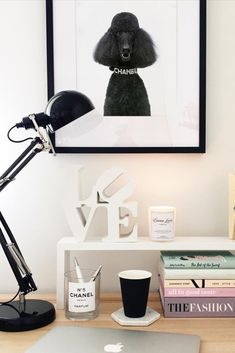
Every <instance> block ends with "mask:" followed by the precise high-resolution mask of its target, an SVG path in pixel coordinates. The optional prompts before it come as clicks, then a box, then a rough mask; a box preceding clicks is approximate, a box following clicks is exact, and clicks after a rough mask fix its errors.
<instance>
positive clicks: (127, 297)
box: [118, 270, 152, 318]
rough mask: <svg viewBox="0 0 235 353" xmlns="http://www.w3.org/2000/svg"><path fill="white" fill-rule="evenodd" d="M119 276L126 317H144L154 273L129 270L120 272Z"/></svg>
mask: <svg viewBox="0 0 235 353" xmlns="http://www.w3.org/2000/svg"><path fill="white" fill-rule="evenodd" d="M118 276H119V278H120V286H121V293H122V302H123V309H124V313H125V316H127V317H132V318H138V317H143V316H144V315H145V313H146V308H147V302H148V294H149V285H150V280H151V276H152V273H151V272H149V271H143V270H127V271H122V272H120V273H119V274H118Z"/></svg>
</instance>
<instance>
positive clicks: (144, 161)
mask: <svg viewBox="0 0 235 353" xmlns="http://www.w3.org/2000/svg"><path fill="white" fill-rule="evenodd" d="M234 18H235V1H234V0H209V1H208V42H207V48H208V56H207V57H208V61H207V153H206V154H202V155H200V154H198V155H193V154H185V155H183V154H149V155H140V154H139V155H138V154H135V155H57V157H55V158H53V157H52V156H51V155H48V154H47V153H43V154H41V155H39V156H38V157H36V159H35V160H34V161H32V162H31V164H30V165H29V166H28V167H27V168H25V169H24V170H23V171H22V173H21V174H20V175H19V176H18V177H17V180H16V181H15V182H13V183H12V184H11V185H10V186H8V187H7V188H6V189H5V190H4V191H3V192H2V193H1V198H0V208H1V210H2V212H3V213H4V215H5V217H6V219H7V221H8V222H9V223H10V225H11V227H12V230H13V231H14V233H15V236H16V238H17V240H18V242H19V245H20V247H21V249H22V251H23V254H24V255H25V258H26V259H27V262H28V264H29V266H30V267H31V269H32V271H33V273H34V279H35V280H36V282H37V284H38V286H39V288H40V290H41V291H54V290H55V274H56V243H57V241H58V240H59V239H60V238H61V237H63V236H68V235H71V233H70V230H69V227H68V225H67V223H66V219H65V216H64V212H63V209H62V207H61V204H62V201H63V192H64V190H65V189H66V178H67V177H69V170H70V167H71V166H72V165H79V164H82V165H84V166H85V167H86V170H85V172H84V177H86V182H87V185H88V186H89V185H91V183H92V176H93V175H94V171H102V170H103V169H106V168H108V167H111V166H116V165H117V166H121V167H123V168H125V169H126V171H127V172H128V173H129V175H130V177H132V178H134V179H135V181H136V192H135V194H134V196H133V199H136V200H137V201H138V203H139V233H140V234H147V232H148V228H147V208H148V206H150V205H153V204H156V203H157V204H171V205H174V206H176V208H177V227H176V232H177V235H181V236H203V235H205V236H210V235H213V236H217V235H218V236H219V235H226V234H227V200H228V197H227V177H228V173H229V172H232V171H234V168H235V159H234V151H235V138H234V134H235V63H234V55H235V23H234ZM0 38H1V40H0V43H1V55H0V97H1V98H0V102H1V103H0V107H1V110H0V112H1V117H0V172H1V171H2V172H3V171H4V170H5V169H6V168H7V167H8V165H9V164H10V162H11V161H13V160H14V159H15V158H16V156H17V155H18V154H19V152H20V151H22V150H23V149H24V148H25V146H26V145H27V143H24V144H21V145H18V144H12V143H10V142H9V141H8V140H7V138H6V133H7V130H8V128H9V127H11V126H12V125H14V124H15V123H16V122H18V121H20V120H21V118H22V117H23V116H25V115H28V114H29V113H32V112H39V111H42V110H43V109H44V107H45V106H46V102H47V99H46V46H45V5H44V1H43V0H25V1H23V0H18V1H17V0H11V1H8V0H2V1H0ZM18 133H19V134H20V135H19V136H18ZM18 133H17V131H16V132H15V134H17V137H22V135H23V134H24V132H21V133H20V132H18ZM84 183H85V180H84V179H83V184H84ZM88 186H87V188H86V190H87V189H88ZM106 255H107V254H106ZM151 255H152V256H151V257H149V256H148V254H145V256H140V255H139V254H137V256H136V257H137V259H136V261H137V260H138V258H140V257H141V261H142V262H141V264H140V265H139V266H142V267H146V268H149V267H150V268H151V267H152V266H154V265H153V262H154V259H155V254H151ZM99 256H100V255H99ZM101 260H102V259H101V258H100V257H97V258H96V257H95V256H94V254H93V256H92V259H91V256H90V257H89V258H88V257H87V258H84V257H82V258H79V261H80V262H81V263H82V264H83V263H84V264H85V263H86V262H89V264H90V261H92V262H93V263H94V265H97V263H99V262H100V261H101ZM133 261H134V260H133ZM111 262H112V264H113V272H114V273H116V271H117V270H118V269H119V268H130V267H134V266H135V265H136V264H135V263H132V260H130V257H129V256H127V255H123V256H120V257H118V258H117V256H116V257H114V256H113V255H112V254H111V255H107V256H106V257H105V268H104V275H105V276H104V285H105V287H106V288H107V289H110V288H111V286H113V285H114V286H115V285H116V284H117V282H116V281H112V282H109V280H110V278H111V277H112V276H111V277H109V276H108V274H107V272H108V266H109V268H110V267H111V266H110V263H111ZM108 264H109V265H108ZM91 265H92V264H91ZM136 266H137V265H136ZM115 278H116V277H115ZM15 289H16V284H15V280H14V278H13V275H12V274H11V271H10V269H9V266H8V263H7V261H6V260H5V257H4V254H3V252H2V251H1V252H0V292H7V291H8V292H9V291H14V290H15Z"/></svg>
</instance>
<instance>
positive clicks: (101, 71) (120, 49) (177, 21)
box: [47, 0, 206, 152]
mask: <svg viewBox="0 0 235 353" xmlns="http://www.w3.org/2000/svg"><path fill="white" fill-rule="evenodd" d="M51 2H52V9H53V11H51V13H47V17H48V19H49V22H48V24H47V31H48V33H49V34H51V35H52V36H53V38H52V39H53V40H52V42H53V46H50V45H49V46H48V55H50V56H53V68H51V67H50V68H48V81H49V82H48V85H51V86H52V82H51V81H53V90H52V89H51V90H49V95H50V96H53V95H54V94H55V93H57V92H60V91H64V90H75V91H79V92H81V93H83V94H84V95H85V96H87V97H88V98H89V99H90V100H91V102H92V103H93V105H94V107H95V109H94V110H93V111H92V112H91V113H90V114H89V117H88V118H87V119H86V117H84V118H83V119H78V120H76V121H74V122H72V123H70V124H69V125H68V126H67V127H64V128H63V129H59V130H58V131H57V132H56V134H55V136H54V145H55V149H56V150H57V152H60V151H61V152H62V151H63V152H83V151H84V152H204V148H205V55H206V53H205V36H206V31H205V21H204V20H205V8H204V2H203V1H200V0H188V1H185V0H146V1H140V0H127V1H122V0H109V1H106V0H70V1H65V0H61V1H55V0H54V1H53V0H51ZM47 11H48V10H47ZM49 98H50V97H49ZM88 121H89V123H88ZM71 131H72V134H71Z"/></svg>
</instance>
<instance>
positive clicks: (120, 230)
mask: <svg viewBox="0 0 235 353" xmlns="http://www.w3.org/2000/svg"><path fill="white" fill-rule="evenodd" d="M123 174H124V171H123V170H122V169H120V168H111V169H108V170H106V171H105V172H104V173H103V174H102V175H101V176H100V177H99V178H98V180H97V182H96V183H95V185H94V186H93V188H92V192H91V194H90V196H89V197H88V198H87V199H85V200H76V199H74V198H73V195H76V193H74V192H73V193H70V197H68V198H67V200H66V207H65V212H66V216H67V220H68V223H69V226H70V228H71V230H72V232H73V235H74V236H75V237H76V238H77V240H78V241H85V240H86V237H87V234H88V230H89V228H90V226H91V223H92V222H93V221H94V216H95V214H96V211H97V210H98V209H99V208H101V207H102V208H105V209H106V214H107V236H106V237H105V238H103V239H102V240H104V241H110V242H119V241H120V242H123V241H125V242H131V241H132V242H133V241H137V224H136V220H135V218H136V217H137V202H126V200H127V198H128V197H130V196H131V194H132V193H133V190H134V184H133V182H131V181H129V182H128V183H126V184H125V185H124V186H121V187H120V188H119V189H118V190H115V191H114V192H112V194H110V192H107V190H108V189H109V190H110V189H111V188H112V186H113V184H114V183H115V182H116V181H117V180H118V179H119V178H120V177H121V176H122V175H123ZM75 187H76V186H75ZM87 211H88V212H87ZM124 211H125V212H124ZM127 228H128V229H129V231H128V233H126V232H124V230H126V229H127Z"/></svg>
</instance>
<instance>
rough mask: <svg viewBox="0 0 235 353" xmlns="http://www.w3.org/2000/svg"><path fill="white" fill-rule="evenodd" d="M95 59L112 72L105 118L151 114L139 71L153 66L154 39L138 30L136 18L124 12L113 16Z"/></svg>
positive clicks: (97, 48)
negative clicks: (109, 116)
mask: <svg viewBox="0 0 235 353" xmlns="http://www.w3.org/2000/svg"><path fill="white" fill-rule="evenodd" d="M94 59H95V61H96V62H98V63H99V64H102V65H106V66H109V68H110V70H112V71H113V74H112V76H111V78H110V81H109V84H108V88H107V92H106V99H105V103H104V115H105V116H107V115H116V116H122V115H128V116H135V115H140V116H147V115H148V116H149V115H151V112H150V104H149V100H148V95H147V91H146V88H145V86H144V83H143V81H142V79H141V78H140V76H139V75H138V73H137V68H144V67H147V66H150V65H152V64H153V63H154V62H155V61H156V59H157V54H156V52H155V49H154V44H153V41H152V39H151V37H150V36H149V34H148V33H147V32H145V31H144V30H143V29H142V28H140V27H139V23H138V19H137V17H136V16H135V15H133V14H132V13H130V12H121V13H119V14H117V15H116V16H114V18H113V20H112V23H111V27H110V28H109V30H108V31H107V32H106V33H105V34H104V36H103V37H102V38H101V39H100V41H99V43H98V44H97V46H96V49H95V52H94Z"/></svg>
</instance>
